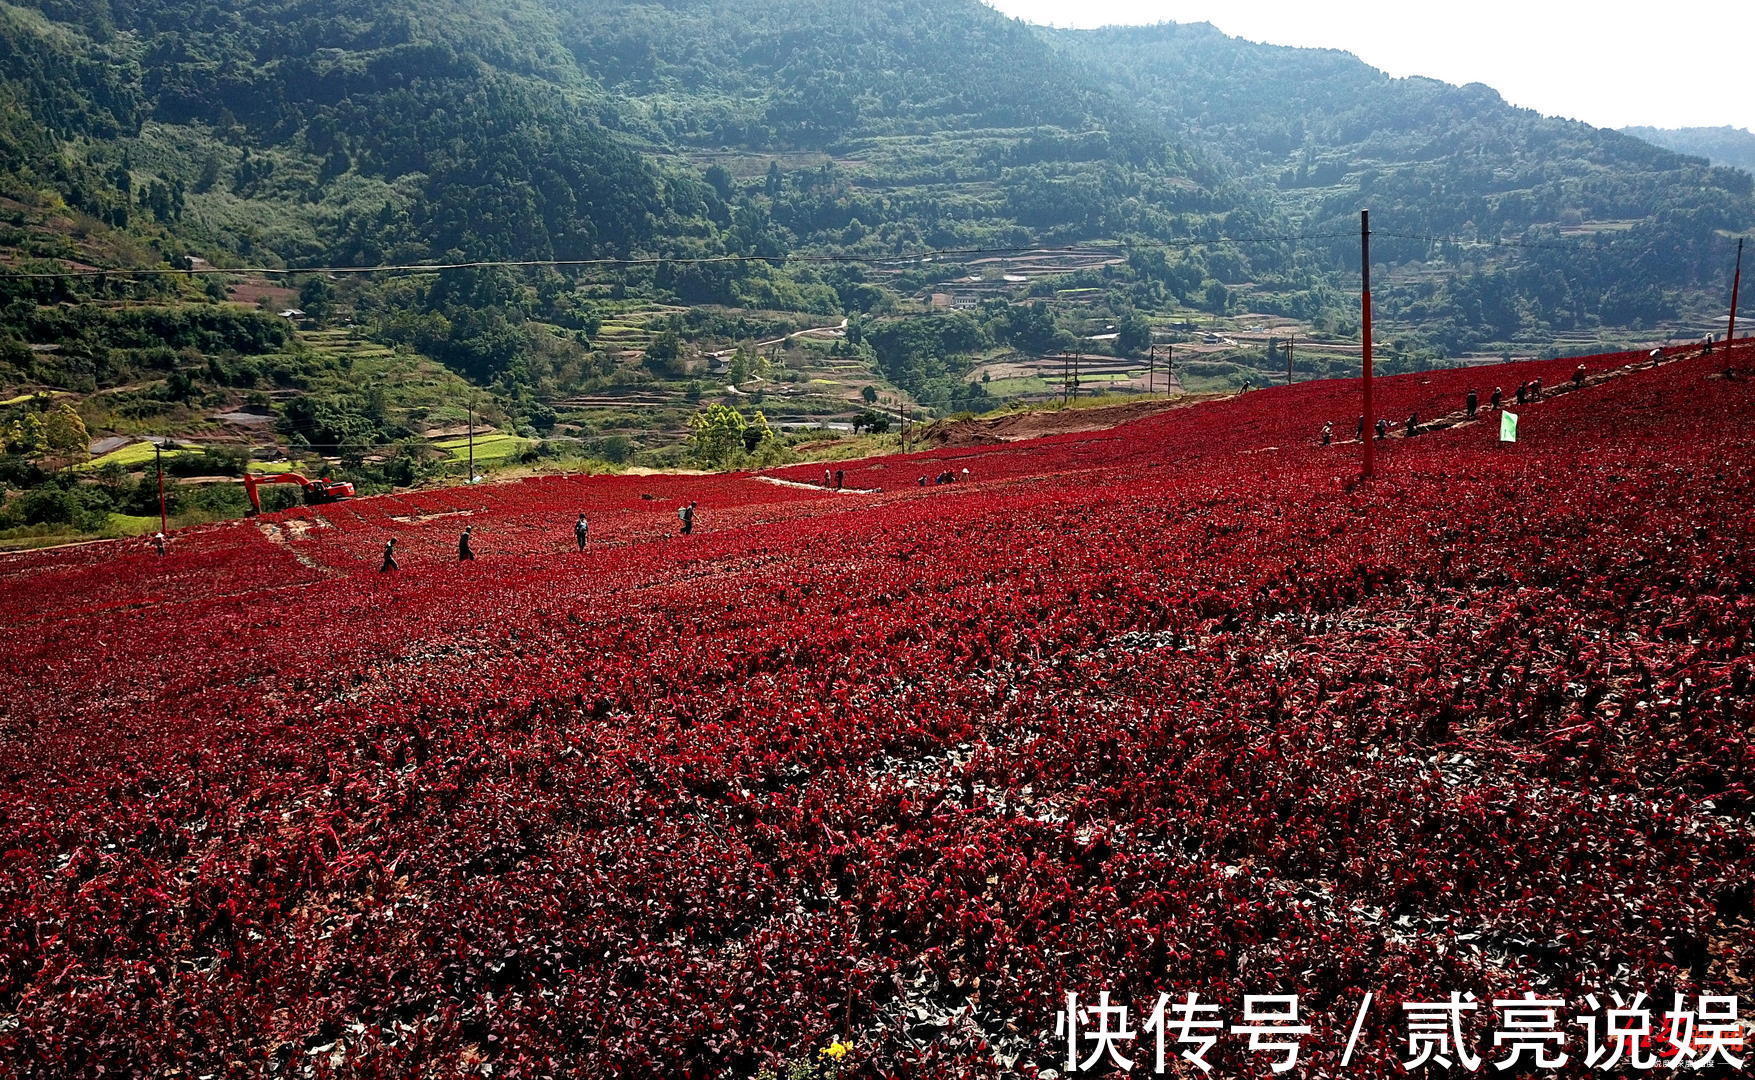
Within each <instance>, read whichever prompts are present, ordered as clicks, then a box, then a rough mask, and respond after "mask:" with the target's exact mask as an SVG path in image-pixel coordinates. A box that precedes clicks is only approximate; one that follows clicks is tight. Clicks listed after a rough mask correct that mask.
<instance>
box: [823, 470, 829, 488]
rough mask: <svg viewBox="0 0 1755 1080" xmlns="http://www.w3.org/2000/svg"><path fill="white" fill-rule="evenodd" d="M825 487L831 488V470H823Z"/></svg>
mask: <svg viewBox="0 0 1755 1080" xmlns="http://www.w3.org/2000/svg"><path fill="white" fill-rule="evenodd" d="M823 486H824V487H828V486H829V470H827V469H824V470H823Z"/></svg>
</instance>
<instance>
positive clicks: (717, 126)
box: [0, 0, 1755, 544]
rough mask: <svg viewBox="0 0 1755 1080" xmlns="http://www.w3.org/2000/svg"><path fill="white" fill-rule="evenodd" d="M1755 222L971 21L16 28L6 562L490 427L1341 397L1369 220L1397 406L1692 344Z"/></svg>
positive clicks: (1244, 61)
mask: <svg viewBox="0 0 1755 1080" xmlns="http://www.w3.org/2000/svg"><path fill="white" fill-rule="evenodd" d="M1750 189H1751V179H1750V177H1749V175H1748V174H1746V173H1744V172H1740V171H1737V170H1732V169H1725V168H1717V167H1713V166H1710V165H1708V164H1707V163H1706V162H1705V161H1703V160H1701V159H1699V158H1695V157H1689V156H1684V155H1680V154H1676V153H1673V152H1670V151H1665V150H1660V149H1658V148H1656V147H1654V146H1652V145H1650V144H1648V143H1645V142H1642V141H1640V140H1638V139H1634V138H1631V137H1629V136H1625V135H1621V134H1618V133H1614V132H1606V131H1599V130H1597V129H1593V128H1589V127H1587V126H1584V125H1581V124H1576V123H1572V122H1567V121H1559V120H1552V119H1548V118H1544V117H1540V116H1538V115H1536V114H1534V113H1531V112H1528V111H1526V110H1518V109H1513V108H1510V107H1508V106H1507V105H1505V103H1504V102H1503V101H1501V100H1500V99H1499V97H1498V96H1497V95H1496V94H1495V93H1493V92H1492V91H1491V90H1489V89H1487V88H1485V87H1480V86H1469V87H1452V86H1447V85H1444V84H1441V83H1436V82H1432V81H1430V80H1420V79H1405V80H1396V79H1390V78H1389V77H1387V76H1385V75H1383V74H1382V73H1381V72H1378V71H1375V70H1374V69H1372V68H1370V67H1368V66H1366V65H1364V64H1362V63H1360V62H1358V61H1357V60H1355V59H1353V58H1352V57H1350V56H1348V55H1346V54H1343V53H1335V52H1320V51H1310V50H1292V49H1280V48H1275V47H1271V46H1261V45H1253V44H1249V43H1246V42H1241V41H1238V40H1235V39H1231V38H1227V37H1225V36H1224V35H1222V34H1219V33H1218V32H1217V31H1214V30H1213V29H1212V28H1210V27H1206V26H1160V27H1151V28H1135V29H1122V30H1105V31H1092V32H1061V31H1049V30H1043V29H1040V28H1035V27H1030V26H1026V25H1024V24H1022V23H1019V22H1016V21H1013V20H1010V19H1007V18H1005V17H1004V16H1002V15H999V14H998V13H996V12H994V11H993V10H991V9H989V8H987V7H986V6H984V5H982V4H980V3H979V2H977V0H872V2H856V0H778V2H762V0H717V2H710V0H664V2H662V3H635V2H631V0H601V2H592V3H585V2H582V0H508V2H500V3H492V4H490V3H486V2H484V0H440V2H436V3H417V2H415V0H380V2H374V3H365V2H363V0H298V2H294V0H240V2H235V3H220V2H218V0H141V2H138V3H135V2H130V3H126V4H124V3H120V2H113V0H34V2H32V3H25V4H15V3H6V2H0V312H3V314H4V320H3V321H0V443H3V445H0V544H4V543H6V542H7V538H8V536H11V535H15V534H16V535H23V534H22V533H19V530H24V531H25V532H30V530H38V531H39V532H40V531H41V530H50V531H51V532H52V531H53V530H54V529H58V528H62V527H71V526H72V525H73V524H75V523H77V524H78V528H79V530H81V531H89V530H91V529H93V528H97V527H99V526H100V525H102V524H103V523H104V522H108V523H109V524H108V526H107V527H123V526H122V525H118V524H117V521H118V520H119V519H117V518H115V517H114V516H113V515H116V514H120V515H124V516H128V515H133V516H132V517H128V520H127V523H126V527H131V528H132V527H138V526H139V524H140V515H142V514H143V513H144V512H145V511H146V510H148V509H156V508H155V507H149V506H148V505H147V504H146V501H145V498H144V496H143V495H142V494H140V490H141V489H138V488H129V487H128V485H129V484H130V483H134V482H136V481H138V479H139V474H138V470H139V468H140V463H141V462H142V461H143V460H145V458H146V457H148V456H150V454H148V453H147V450H148V447H147V444H146V442H144V441H143V440H158V441H160V442H161V443H166V442H168V443H170V444H174V445H171V446H170V450H171V452H173V453H176V454H181V455H186V459H185V461H184V466H185V467H186V468H187V469H189V470H193V469H195V468H196V467H197V465H196V463H197V462H199V463H201V465H202V467H209V466H212V465H213V464H214V463H215V461H216V460H217V459H216V458H215V456H214V455H215V454H217V453H220V452H222V451H223V455H224V461H226V462H230V463H231V464H229V465H226V466H225V467H223V468H218V469H214V468H207V471H209V472H217V474H218V478H219V479H223V478H224V477H225V476H226V475H229V474H235V472H236V471H237V470H238V469H240V468H243V467H244V464H243V463H247V462H255V463H257V464H258V465H278V464H285V463H291V464H294V465H301V466H302V467H305V468H307V469H309V470H311V471H321V472H334V473H338V474H345V475H348V476H350V477H351V478H353V479H355V480H356V481H358V482H359V483H361V484H362V485H363V486H365V487H367V488H382V487H386V486H390V485H405V484H409V483H416V482H420V481H423V480H425V479H429V478H431V477H434V476H437V475H440V474H443V473H445V472H447V471H450V472H451V473H452V474H453V475H455V474H456V473H457V472H458V471H459V470H461V469H462V468H463V467H464V464H463V461H462V460H461V458H462V457H463V455H461V454H460V453H459V452H457V450H456V447H455V446H453V445H451V444H450V443H449V442H448V441H447V440H451V439H454V438H455V437H456V435H457V432H458V431H460V430H464V425H466V424H467V423H469V422H471V421H472V419H473V420H479V421H480V422H481V424H482V425H483V426H485V427H486V428H488V429H490V430H491V431H492V432H494V434H495V436H496V437H497V438H499V439H501V440H502V442H501V443H499V444H497V445H498V447H499V449H500V450H501V451H503V452H504V455H505V456H506V458H507V460H508V462H510V461H513V460H516V461H522V462H523V463H524V464H526V465H529V464H541V463H542V462H543V461H564V462H569V463H572V464H573V465H575V466H578V467H593V468H596V467H608V466H610V465H615V464H620V463H625V462H627V461H629V460H633V459H637V460H639V461H640V462H641V463H643V464H651V465H674V464H680V463H684V462H685V461H686V462H691V463H694V464H712V465H715V466H719V465H725V464H735V463H737V462H736V460H733V459H732V458H727V457H726V456H724V455H722V454H719V453H717V452H714V453H707V452H705V451H704V450H703V449H702V447H703V446H722V445H731V444H733V443H735V444H738V445H743V446H745V448H746V450H747V452H748V454H749V455H750V456H751V458H752V459H755V458H760V459H762V460H784V459H786V458H787V457H790V456H798V455H801V454H803V455H815V456H821V455H823V454H831V455H832V454H835V453H844V452H847V453H850V452H855V451H858V452H864V451H868V450H871V449H873V448H874V447H873V444H872V443H871V439H872V438H873V437H874V436H873V435H872V434H871V433H873V432H875V433H877V434H876V436H875V437H876V438H877V439H878V440H879V441H880V442H881V441H882V440H884V439H888V440H892V441H893V440H895V439H896V437H897V435H896V432H895V428H896V427H898V426H900V425H902V424H905V423H907V422H908V419H909V418H910V417H914V418H918V417H919V416H922V415H925V416H931V415H943V414H946V413H950V412H955V411H959V410H973V411H980V410H983V409H987V408H990V407H992V406H994V405H996V404H999V403H1002V402H1008V401H1034V402H1042V401H1047V400H1053V399H1055V398H1056V397H1059V398H1061V399H1070V398H1076V397H1078V396H1080V394H1081V393H1085V394H1089V393H1090V392H1092V390H1093V389H1095V390H1108V391H1113V392H1162V391H1165V390H1171V391H1172V392H1173V391H1174V390H1185V391H1201V390H1216V391H1228V390H1235V389H1238V388H1241V387H1246V386H1249V385H1260V384H1261V383H1262V382H1263V381H1264V380H1269V379H1274V378H1285V377H1287V374H1286V373H1287V372H1288V371H1290V372H1291V377H1294V378H1296V377H1316V376H1326V375H1337V374H1345V373H1347V372H1348V371H1350V370H1351V368H1350V366H1349V365H1350V364H1351V363H1352V362H1353V361H1352V356H1353V355H1354V351H1355V346H1354V345H1353V342H1354V340H1355V335H1356V333H1357V327H1358V317H1357V304H1356V300H1355V299H1354V298H1353V296H1352V295H1351V292H1352V289H1353V287H1354V283H1355V281H1356V274H1357V266H1356V263H1357V251H1356V240H1355V239H1354V236H1355V234H1356V215H1357V211H1358V210H1359V208H1360V207H1361V206H1364V205H1369V206H1370V207H1371V208H1372V209H1373V211H1374V218H1375V220H1376V221H1377V223H1378V229H1379V234H1378V240H1377V243H1376V247H1375V252H1376V254H1377V257H1378V260H1379V261H1380V262H1381V263H1382V264H1383V278H1382V284H1381V286H1380V288H1379V292H1378V302H1379V306H1380V315H1381V317H1382V319H1383V322H1384V326H1385V330H1386V338H1387V339H1388V340H1387V342H1386V348H1385V350H1384V353H1383V355H1384V360H1385V363H1386V364H1388V365H1389V366H1390V367H1391V369H1392V370H1393V369H1407V368H1411V367H1420V366H1426V365H1433V364H1444V363H1449V362H1453V361H1455V360H1456V359H1458V358H1466V357H1468V356H1475V357H1483V356H1492V357H1497V356H1502V355H1511V354H1514V353H1521V354H1524V355H1536V354H1540V353H1558V352H1564V351H1571V352H1582V351H1590V350H1593V349H1599V348H1604V347H1608V346H1611V345H1614V344H1619V343H1634V342H1638V341H1644V340H1648V339H1656V340H1662V339H1664V338H1666V337H1671V336H1688V335H1691V334H1697V333H1699V328H1700V327H1701V326H1702V325H1704V324H1706V320H1708V319H1709V318H1710V319H1716V318H1717V312H1718V311H1719V310H1720V309H1721V308H1722V305H1723V302H1724V296H1723V292H1724V287H1723V280H1722V279H1723V272H1724V267H1725V264H1726V261H1727V259H1728V252H1729V240H1728V236H1729V235H1730V234H1732V233H1735V232H1737V231H1740V230H1743V229H1745V228H1746V227H1747V226H1748V225H1749V223H1750V222H1751V220H1755V203H1752V202H1751V190H1750ZM1038 247H1045V248H1046V249H1047V250H1045V251H1044V250H1030V249H1034V248H1038ZM931 249H937V250H944V249H982V250H984V251H989V252H997V253H995V254H990V255H987V256H981V255H968V256H962V257H955V258H943V257H941V258H935V259H931V260H921V259H919V258H918V257H917V255H918V253H920V252H922V251H926V250H931ZM1069 249H1072V250H1069ZM799 256H809V257H810V258H809V259H801V258H799ZM824 256H832V257H835V258H846V257H851V258H853V259H856V260H862V261H854V262H821V261H814V260H818V259H821V258H822V257H824ZM904 256H908V257H909V258H902V257H904ZM725 257H730V258H725ZM603 258H631V259H634V260H637V262H636V263H635V264H632V265H621V266H590V267H571V268H569V267H557V268H521V269H505V268H495V267H482V268H466V269H458V270H447V271H444V272H438V273H413V274H409V273H401V274H364V275H335V274H327V273H289V274H279V273H274V272H273V271H279V270H284V269H286V268H289V267H291V268H298V267H360V266H378V265H383V264H430V263H439V262H465V261H476V260H488V261H493V260H551V259H553V260H581V259H603ZM699 259H709V260H722V261H710V262H700V261H691V260H699ZM127 268H132V269H148V270H153V269H156V270H160V271H162V270H165V269H168V268H180V269H192V270H195V271H197V272H196V273H192V274H189V275H187V276H184V275H175V276H172V275H161V276H117V275H100V274H96V273H94V272H93V271H96V270H99V269H127ZM249 268H257V269H249ZM65 270H74V271H78V272H79V273H80V274H81V275H82V276H77V277H22V276H18V275H19V274H21V273H38V274H41V273H45V272H60V271H65ZM265 271H266V272H265ZM141 327H154V328H164V329H163V332H162V333H160V332H159V331H158V330H154V331H153V332H152V333H150V334H142V333H141V332H140V328H141ZM1289 337H1296V338H1298V339H1299V341H1300V342H1301V349H1300V351H1299V353H1298V356H1297V359H1296V361H1295V362H1294V361H1293V358H1292V357H1291V356H1290V355H1288V353H1287V352H1286V350H1285V349H1284V347H1283V344H1282V343H1283V342H1284V341H1285V340H1286V339H1287V338H1289ZM1154 346H1169V347H1172V348H1174V349H1175V350H1176V352H1175V355H1176V358H1177V366H1176V370H1175V373H1174V375H1171V374H1170V373H1169V372H1167V371H1165V372H1160V371H1159V369H1158V367H1157V356H1158V353H1157V350H1156V349H1154ZM1086 354H1090V355H1091V356H1092V357H1095V358H1097V359H1095V360H1094V361H1093V363H1091V364H1086V363H1084V362H1083V359H1084V357H1085V356H1086ZM1069 355H1070V356H1073V357H1076V358H1078V360H1079V362H1077V363H1074V362H1072V361H1071V360H1069ZM713 405H723V406H725V407H726V410H727V411H726V412H725V413H715V414H713V415H719V416H724V415H729V416H732V417H735V418H737V421H736V422H737V423H738V424H741V425H743V427H742V428H739V431H741V432H743V434H740V435H738V436H737V437H736V438H735V439H733V440H732V442H731V443H727V442H726V441H725V440H724V439H722V438H720V437H719V435H717V434H715V435H712V436H711V437H703V436H702V435H701V433H700V432H699V431H697V430H696V428H695V427H692V426H691V423H692V422H694V421H698V420H699V419H700V418H701V417H702V416H704V415H707V413H706V410H707V408H708V406H713ZM74 421H77V424H76V423H75V422H74ZM824 425H827V426H828V428H829V429H830V430H828V432H827V436H828V437H829V439H830V441H831V442H832V441H833V439H834V438H839V437H843V436H849V435H856V436H859V437H860V438H861V439H863V440H865V441H864V442H858V441H857V440H855V442H857V443H858V444H857V445H847V446H839V445H836V446H831V445H829V443H827V442H825V441H824V439H825V432H824V427H823V426H824ZM789 427H790V428H792V429H795V430H793V431H792V432H791V433H788V430H787V429H788V428H789ZM806 427H808V428H810V429H811V431H812V432H814V434H809V433H801V429H803V428H806ZM51 430H53V431H55V432H58V433H59V434H58V436H57V438H56V439H54V440H51V439H50V438H49V437H48V435H47V434H46V432H49V431H51ZM82 432H83V435H82V434H81V433H82ZM721 434H722V433H721ZM813 440H814V441H813ZM843 441H845V440H843ZM82 442H83V443H85V444H86V445H84V446H81V445H80V444H81V443H82ZM117 446H120V447H121V449H115V447H117ZM800 447H802V449H800ZM113 455H120V456H113ZM112 466H113V467H115V468H111V467H112ZM106 469H109V470H110V472H109V473H108V475H109V476H110V480H109V481H108V487H104V486H103V485H94V482H93V477H94V476H95V475H97V474H98V473H100V472H103V471H104V470H106ZM115 469H122V470H123V472H124V473H127V471H128V470H134V471H133V473H131V474H129V475H124V476H121V477H118V476H116V475H115ZM130 476H131V477H132V479H130V478H129V477H130ZM45 486H47V487H54V488H56V489H57V490H60V491H61V492H62V494H63V495H64V496H65V497H60V496H57V497H56V499H50V500H48V501H46V502H43V503H42V504H41V505H40V506H38V508H37V509H32V510H30V511H28V512H25V511H21V510H20V509H19V507H20V505H21V504H20V503H19V502H18V500H17V498H16V495H17V493H18V492H22V491H26V490H32V489H38V488H43V487H45ZM124 490H126V491H131V492H133V493H132V494H127V495H113V496H111V495H105V496H103V497H99V496H100V495H101V494H102V491H112V492H121V491H124ZM7 491H10V492H12V493H13V495H11V496H7V495H6V494H5V492H7ZM176 498H183V496H181V495H179V496H176ZM191 498H192V497H191ZM203 498H204V499H206V503H205V504H204V505H206V506H208V509H209V511H210V512H215V513H219V512H230V511H231V510H236V509H237V508H238V507H240V506H241V502H240V501H239V500H240V499H241V496H238V495H237V494H236V492H235V491H230V490H227V489H225V488H224V487H223V486H221V487H216V488H215V489H214V490H213V491H212V492H209V493H205V494H204V495H203ZM33 505H35V504H33ZM185 505H186V506H190V507H192V506H193V503H192V502H186V503H185ZM190 512H194V511H193V510H192V509H191V510H190ZM106 514H108V515H112V516H108V517H106ZM31 535H33V536H35V535H37V534H36V533H31ZM45 535H46V534H45Z"/></svg>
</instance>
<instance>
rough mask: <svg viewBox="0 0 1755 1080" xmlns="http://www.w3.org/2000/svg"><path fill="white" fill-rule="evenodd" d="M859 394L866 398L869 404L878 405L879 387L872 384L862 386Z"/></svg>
mask: <svg viewBox="0 0 1755 1080" xmlns="http://www.w3.org/2000/svg"><path fill="white" fill-rule="evenodd" d="M859 396H860V397H861V398H863V399H864V400H865V403H866V404H867V405H876V404H877V399H878V392H877V387H875V386H870V385H867V386H864V387H861V388H860V391H859Z"/></svg>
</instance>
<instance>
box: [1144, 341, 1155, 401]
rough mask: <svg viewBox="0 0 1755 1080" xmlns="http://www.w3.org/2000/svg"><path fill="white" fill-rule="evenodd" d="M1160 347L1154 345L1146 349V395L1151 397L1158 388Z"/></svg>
mask: <svg viewBox="0 0 1755 1080" xmlns="http://www.w3.org/2000/svg"><path fill="white" fill-rule="evenodd" d="M1157 364H1158V347H1157V346H1156V345H1153V346H1152V347H1150V348H1149V349H1147V350H1146V396H1147V397H1151V396H1152V393H1153V392H1154V391H1155V390H1157V389H1158V380H1157V377H1156V375H1157Z"/></svg>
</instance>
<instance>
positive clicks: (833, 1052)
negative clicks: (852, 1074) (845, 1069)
mask: <svg viewBox="0 0 1755 1080" xmlns="http://www.w3.org/2000/svg"><path fill="white" fill-rule="evenodd" d="M852 1049H853V1044H852V1043H850V1042H842V1041H841V1040H840V1039H836V1040H835V1041H834V1042H831V1043H830V1044H829V1045H827V1046H825V1047H823V1048H822V1049H821V1050H819V1051H817V1052H818V1053H820V1054H822V1055H823V1056H824V1057H827V1058H831V1059H833V1060H835V1061H840V1060H841V1059H842V1058H844V1057H846V1056H847V1054H848V1052H849V1051H850V1050H852Z"/></svg>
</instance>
